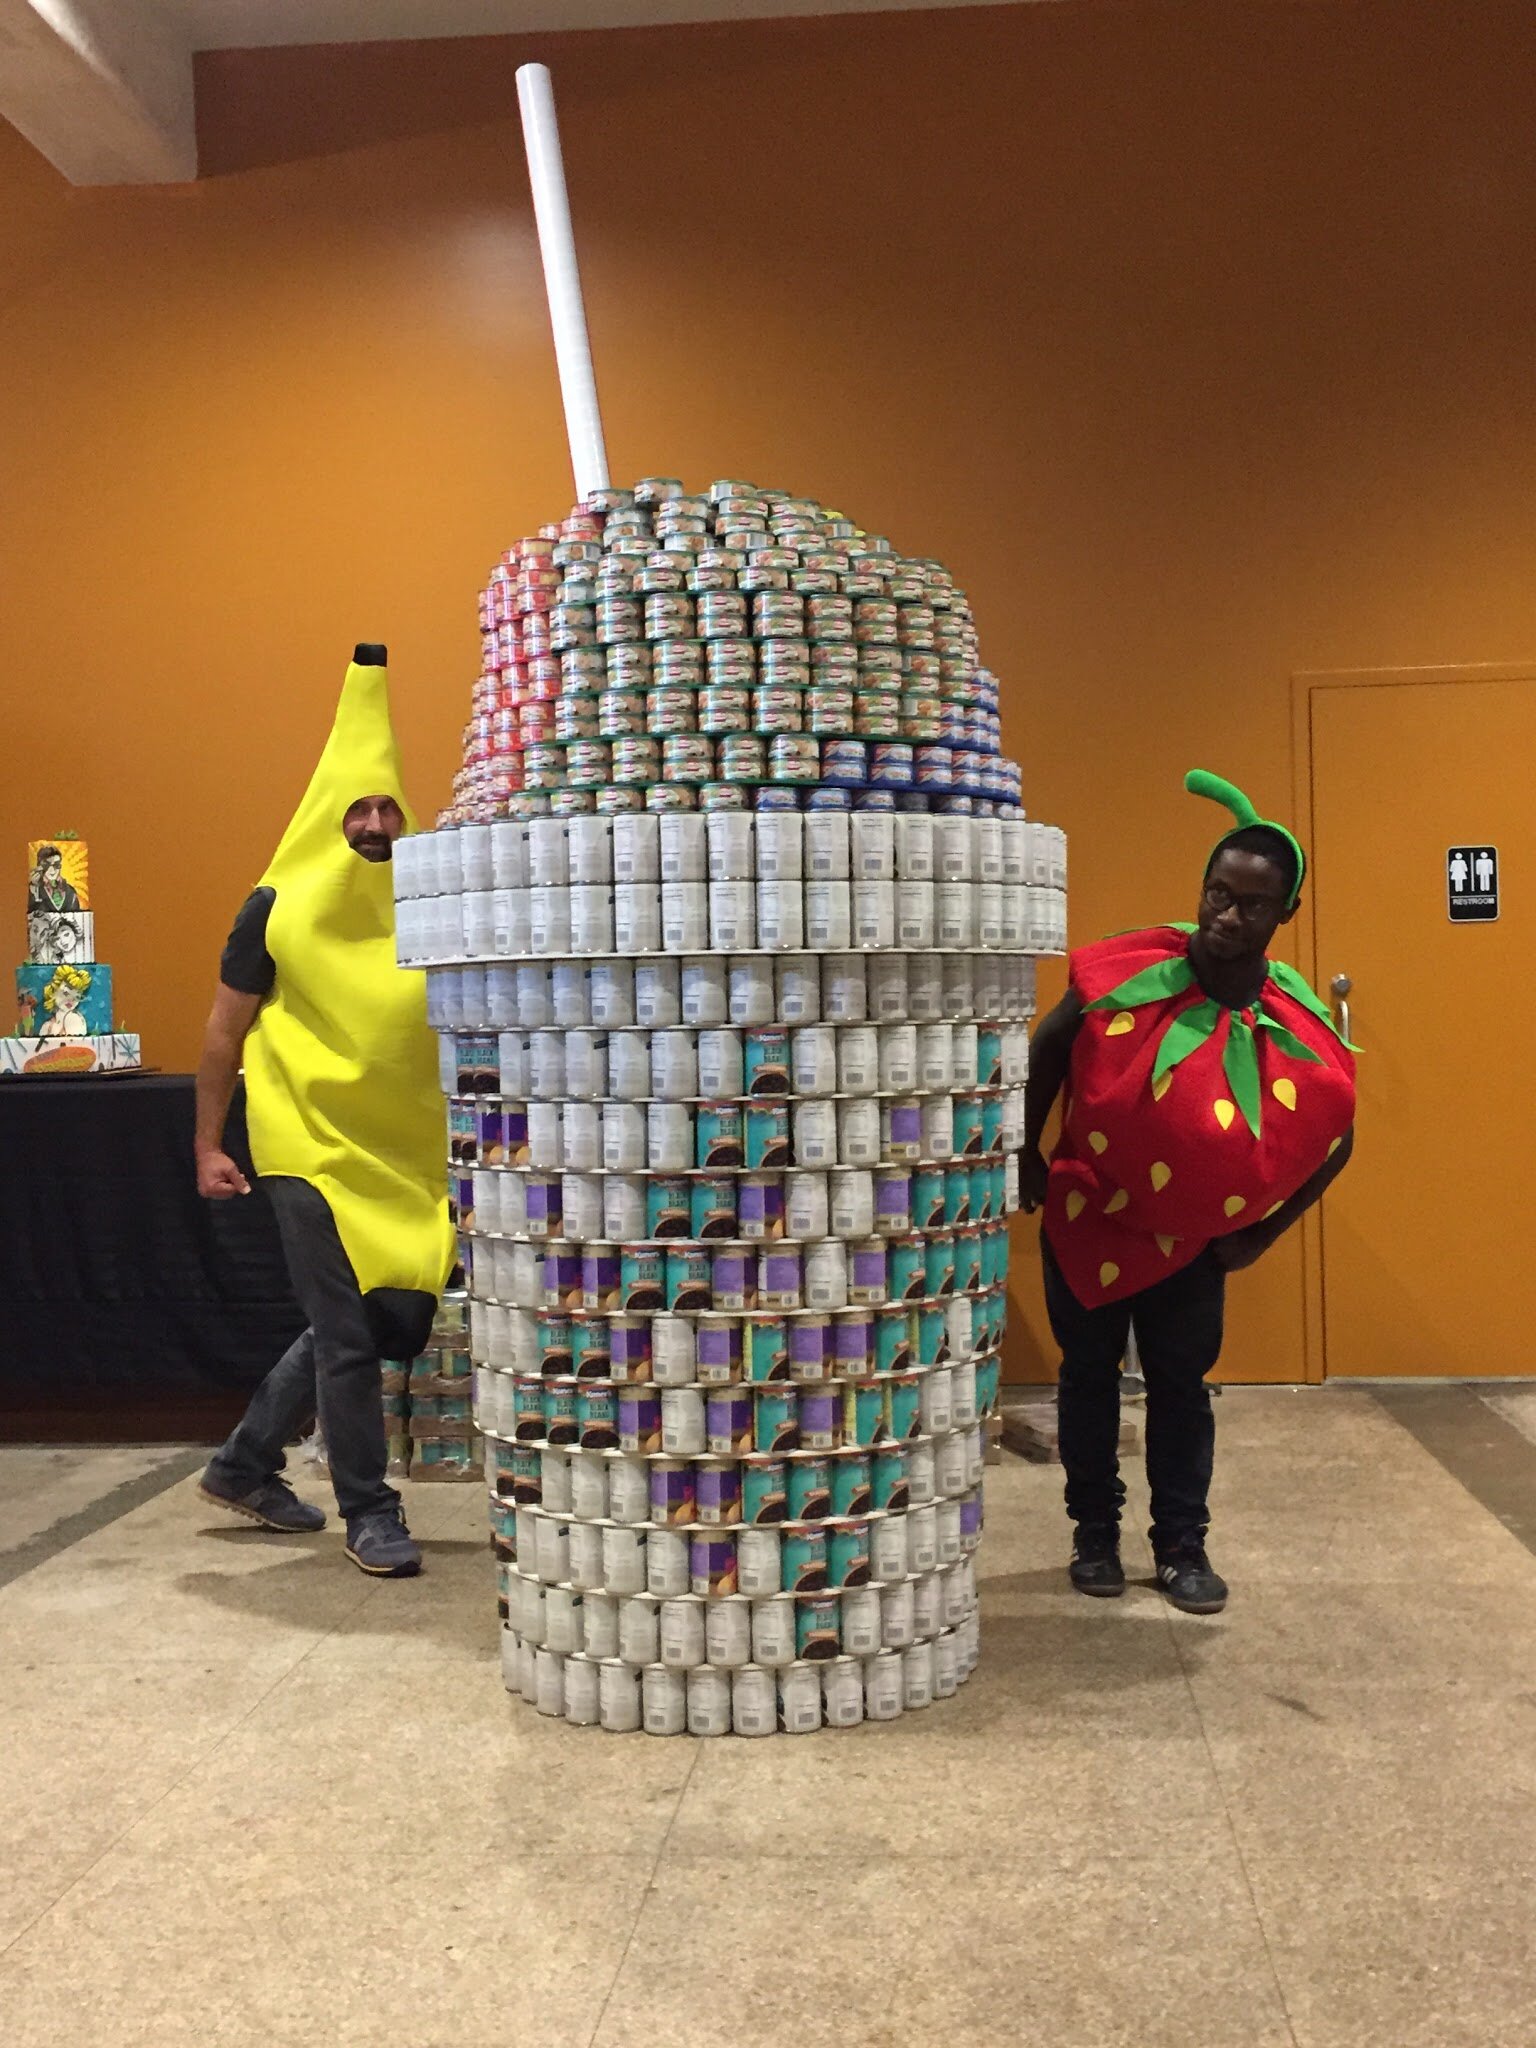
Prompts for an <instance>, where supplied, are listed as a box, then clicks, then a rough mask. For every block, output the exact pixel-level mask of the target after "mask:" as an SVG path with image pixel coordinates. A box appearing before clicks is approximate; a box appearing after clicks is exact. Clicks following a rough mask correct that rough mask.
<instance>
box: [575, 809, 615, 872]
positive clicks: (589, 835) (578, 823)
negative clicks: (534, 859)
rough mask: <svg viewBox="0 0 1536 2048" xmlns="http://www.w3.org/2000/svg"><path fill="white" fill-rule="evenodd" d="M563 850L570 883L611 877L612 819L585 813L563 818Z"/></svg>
mask: <svg viewBox="0 0 1536 2048" xmlns="http://www.w3.org/2000/svg"><path fill="white" fill-rule="evenodd" d="M565 850H566V857H567V860H568V862H569V866H570V879H571V881H572V882H582V883H593V882H604V883H606V882H611V881H612V880H613V820H612V819H611V818H604V817H597V816H594V815H593V814H592V813H590V812H588V813H586V814H585V815H584V816H578V817H574V818H567V819H566V820H565Z"/></svg>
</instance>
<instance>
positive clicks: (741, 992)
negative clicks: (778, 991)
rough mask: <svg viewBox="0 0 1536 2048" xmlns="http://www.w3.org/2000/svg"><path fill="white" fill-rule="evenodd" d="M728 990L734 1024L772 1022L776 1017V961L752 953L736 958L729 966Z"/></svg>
mask: <svg viewBox="0 0 1536 2048" xmlns="http://www.w3.org/2000/svg"><path fill="white" fill-rule="evenodd" d="M726 990H727V995H728V999H729V1011H730V1020H731V1022H732V1023H733V1024H768V1023H771V1022H772V1021H773V962H772V961H771V960H762V959H758V958H755V957H754V956H752V955H750V954H749V955H747V956H746V957H745V958H743V959H736V960H732V961H731V963H730V965H729V967H728V968H727V970H726Z"/></svg>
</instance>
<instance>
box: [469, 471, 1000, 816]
mask: <svg viewBox="0 0 1536 2048" xmlns="http://www.w3.org/2000/svg"><path fill="white" fill-rule="evenodd" d="M480 631H481V647H482V665H481V673H480V676H479V677H478V679H477V681H476V684H475V690H474V700H473V707H472V715H471V718H470V721H469V724H468V726H467V727H466V728H465V735H464V758H463V765H462V767H461V769H460V771H459V774H458V775H457V776H456V778H455V783H454V791H453V803H452V806H451V808H450V809H449V810H448V811H447V812H446V813H445V815H444V819H443V822H444V823H463V822H469V821H473V820H481V819H487V818H493V817H498V816H505V815H513V816H516V815H519V814H522V813H524V812H527V813H530V814H531V813H533V812H536V811H539V810H543V809H544V808H545V807H546V805H547V806H548V808H550V809H553V810H554V811H555V812H556V813H557V814H566V815H570V814H575V813H579V812H581V811H591V810H598V811H605V812H609V813H619V812H623V811H626V810H641V809H649V810H661V811H664V810H691V809H695V808H699V809H704V810H717V809H749V808H758V809H771V808H792V807H797V806H800V805H804V806H805V807H807V808H810V807H821V808H838V807H841V808H895V807H900V808H911V809H934V810H939V811H951V810H953V811H960V812H964V813H974V814H977V815H990V814H992V813H993V812H994V811H995V810H996V809H998V808H999V807H1014V806H1017V805H1018V804H1019V802H1020V778H1019V769H1018V766H1017V764H1016V763H1014V762H1012V761H1009V760H1007V759H1005V758H1004V756H1003V755H1002V753H1001V751H1000V724H999V717H998V689H997V680H996V678H995V677H994V676H993V675H992V674H991V673H990V671H988V670H987V669H985V668H983V667H982V666H981V664H980V657H979V648H978V641H977V634H976V628H975V623H974V621H973V619H972V616H971V610H970V605H969V603H968V602H967V599H966V596H965V593H964V591H963V590H961V589H960V588H959V587H958V586H957V585H956V583H955V581H954V579H953V577H952V576H951V575H950V573H949V571H948V570H947V569H945V568H944V566H943V565H942V564H941V563H939V562H935V561H928V560H921V559H916V558H912V557H908V556H904V555H900V554H897V553H896V552H895V550H894V549H893V548H892V546H891V544H890V542H889V541H888V540H886V539H885V538H884V537H883V536H882V535H879V534H872V533H866V532H865V531H864V530H863V529H862V528H860V527H858V526H856V525H855V524H854V523H853V522H852V521H851V520H849V519H846V518H844V517H843V516H842V515H841V514H840V513H837V512H834V511H831V510H829V509H828V508H827V507H825V506H822V505H819V504H817V503H815V502H814V501H812V500H810V499H807V498H793V497H790V496H788V495H787V494H786V493H784V492H782V491H774V490H765V489H759V488H758V487H757V486H756V485H753V484H750V483H746V482H741V481H732V480H726V481H721V482H717V483H715V484H713V485H711V486H710V488H709V490H708V491H707V492H706V493H703V494H700V495H694V494H691V493H689V492H688V491H687V490H685V488H684V486H683V484H682V483H681V482H680V481H679V480H678V479H676V478H671V477H651V478H646V479H643V480H642V481H641V482H640V483H639V484H637V485H636V486H635V487H634V489H633V490H628V489H609V490H603V491H600V492H596V493H594V494H593V495H592V496H591V497H590V498H589V499H587V500H586V501H585V502H584V503H582V504H580V505H578V506H577V507H576V508H575V509H574V510H573V511H572V512H571V513H570V515H569V516H568V517H567V518H566V519H564V520H562V521H561V522H560V523H559V525H556V526H546V527H543V528H541V529H540V531H539V532H538V533H537V534H535V535H532V536H530V537H528V538H527V539H524V540H521V541H519V542H518V543H517V544H516V545H515V546H514V547H512V548H509V549H508V550H507V552H506V554H505V555H504V556H503V557H502V559H501V561H500V562H499V563H498V564H497V565H496V567H495V569H494V570H493V571H492V574H491V577H490V580H489V582H488V583H487V585H486V587H485V589H484V591H483V592H482V593H481V598H480Z"/></svg>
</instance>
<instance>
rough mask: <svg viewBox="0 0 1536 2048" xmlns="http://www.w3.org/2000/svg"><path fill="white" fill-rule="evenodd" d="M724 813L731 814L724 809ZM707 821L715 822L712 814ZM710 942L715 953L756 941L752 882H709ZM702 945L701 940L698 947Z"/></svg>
mask: <svg viewBox="0 0 1536 2048" xmlns="http://www.w3.org/2000/svg"><path fill="white" fill-rule="evenodd" d="M715 815H716V816H718V815H721V814H719V813H716V814H715ZM724 815H725V816H730V815H732V814H731V813H729V812H727V813H725V814H724ZM735 815H737V816H739V815H740V813H736V814H735ZM710 822H711V823H713V822H714V818H713V817H712V818H711V821H710ZM743 822H745V821H743ZM709 943H710V946H711V947H712V948H713V950H714V951H715V952H717V953H734V952H737V951H746V950H747V949H748V948H750V947H752V946H755V945H756V944H757V890H756V887H755V885H754V884H753V883H751V882H711V883H710V884H709ZM702 944H703V942H702V940H701V941H700V947H701V948H702ZM688 950H689V951H693V950H698V949H695V948H689V949H688Z"/></svg>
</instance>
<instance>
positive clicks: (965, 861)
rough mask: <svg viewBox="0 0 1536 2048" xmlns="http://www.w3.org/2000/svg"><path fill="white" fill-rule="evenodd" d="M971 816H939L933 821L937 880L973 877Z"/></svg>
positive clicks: (951, 880) (963, 880) (966, 879)
mask: <svg viewBox="0 0 1536 2048" xmlns="http://www.w3.org/2000/svg"><path fill="white" fill-rule="evenodd" d="M971 824H972V820H971V819H970V818H951V817H947V816H945V817H939V818H935V819H934V821H933V865H934V875H935V880H937V881H940V882H968V881H969V880H970V879H971Z"/></svg>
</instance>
